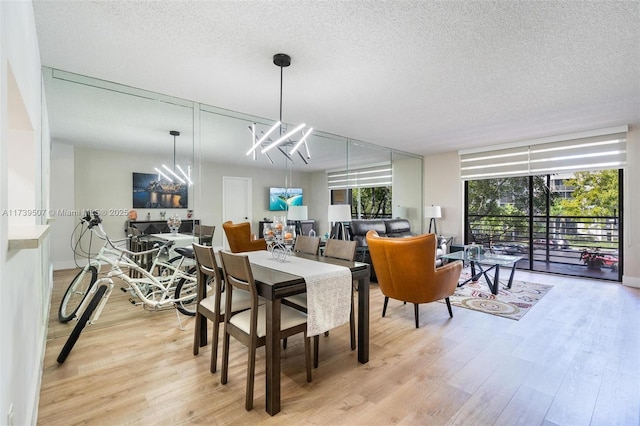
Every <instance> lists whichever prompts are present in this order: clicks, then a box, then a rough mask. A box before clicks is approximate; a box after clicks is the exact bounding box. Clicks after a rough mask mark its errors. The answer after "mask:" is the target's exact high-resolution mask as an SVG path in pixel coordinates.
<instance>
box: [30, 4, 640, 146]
mask: <svg viewBox="0 0 640 426" xmlns="http://www.w3.org/2000/svg"><path fill="white" fill-rule="evenodd" d="M34 11H35V17H36V26H37V31H38V38H39V44H40V50H41V56H42V63H43V65H46V66H50V67H53V68H57V69H61V70H66V71H71V72H74V73H79V74H85V75H88V76H92V77H96V78H100V79H104V80H107V81H113V82H117V83H122V84H126V85H129V86H133V87H139V88H143V89H147V90H151V91H156V92H160V93H164V94H168V95H172V96H176V97H180V98H184V99H190V100H195V101H198V102H202V103H205V104H209V105H215V106H218V107H222V108H227V109H230V110H234V111H241V112H244V113H248V114H253V115H256V116H260V117H266V118H271V119H277V118H278V114H279V111H278V96H279V84H280V71H279V69H278V68H277V67H276V66H275V65H273V63H272V56H273V54H275V53H279V52H284V53H287V54H289V55H291V57H292V65H291V66H290V67H289V68H286V69H285V70H284V99H283V103H284V104H283V119H284V121H286V122H290V123H298V122H306V123H307V124H309V125H311V126H313V127H314V128H316V129H319V130H323V131H326V132H330V133H333V134H338V135H343V136H348V137H351V138H355V139H360V140H363V141H367V142H371V143H375V144H380V145H385V146H389V147H394V148H398V149H401V150H404V151H408V152H413V153H418V154H429V153H435V152H443V151H451V150H455V149H464V148H471V147H474V146H479V145H487V144H494V143H501V142H507V141H515V140H521V139H529V138H535V137H542V136H548V135H554V134H561V133H567V132H573V131H580V130H588V129H592V128H598V127H608V126H613V125H619V124H628V123H630V122H638V121H639V120H640V12H639V3H638V1H615V2H614V1H604V2H586V1H579V2H568V1H559V2H556V1H545V2H537V1H534V2H521V1H518V2H515V1H514V2H511V1H497V2H486V1H483V2H471V1H469V2H466V1H465V2H452V1H444V2H441V1H439V2H434V1H402V2H399V1H384V2H378V1H366V2H360V1H349V2H346V1H334V0H328V1H318V2H315V1H314V2H311V1H299V2H292V1H286V2H285V1H231V2H225V1H215V2H214V1H164V2H148V1H141V2H128V1H83V2H78V1H34ZM52 131H53V132H55V131H56V129H55V128H54V129H52Z"/></svg>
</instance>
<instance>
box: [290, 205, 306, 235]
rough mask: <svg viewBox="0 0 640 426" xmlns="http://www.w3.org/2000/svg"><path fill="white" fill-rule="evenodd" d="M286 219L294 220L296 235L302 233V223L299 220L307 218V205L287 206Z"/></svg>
mask: <svg viewBox="0 0 640 426" xmlns="http://www.w3.org/2000/svg"><path fill="white" fill-rule="evenodd" d="M287 219H288V220H290V221H292V222H295V225H296V235H303V234H302V224H301V223H300V221H301V220H307V219H308V217H307V206H289V211H288V212H287Z"/></svg>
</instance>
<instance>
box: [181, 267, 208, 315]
mask: <svg viewBox="0 0 640 426" xmlns="http://www.w3.org/2000/svg"><path fill="white" fill-rule="evenodd" d="M187 274H189V275H191V276H195V274H196V268H195V267H193V268H191V269H189V270H188V271H187ZM208 287H209V285H208V284H207V288H208ZM174 297H175V298H176V299H182V298H183V297H185V298H186V299H184V300H181V301H180V302H177V303H176V308H177V309H178V310H179V311H180V312H182V313H183V314H185V315H189V316H190V317H193V316H195V315H196V301H197V300H198V282H197V281H191V280H187V279H186V278H181V279H180V281H178V285H177V286H176V294H175V296H174Z"/></svg>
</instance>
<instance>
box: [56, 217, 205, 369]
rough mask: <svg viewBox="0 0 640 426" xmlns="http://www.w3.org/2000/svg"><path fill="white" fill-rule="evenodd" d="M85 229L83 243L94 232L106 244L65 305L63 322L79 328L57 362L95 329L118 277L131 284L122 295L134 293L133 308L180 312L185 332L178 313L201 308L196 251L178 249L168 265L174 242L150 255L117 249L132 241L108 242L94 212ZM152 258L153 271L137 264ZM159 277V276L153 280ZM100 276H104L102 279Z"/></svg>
mask: <svg viewBox="0 0 640 426" xmlns="http://www.w3.org/2000/svg"><path fill="white" fill-rule="evenodd" d="M80 225H81V226H82V231H81V232H80V236H79V238H78V241H80V239H81V238H82V236H83V235H84V234H85V233H86V232H87V231H89V232H90V233H91V238H92V237H93V236H96V237H97V238H98V239H100V240H102V241H103V245H102V247H101V248H100V250H99V252H98V254H97V255H95V256H94V257H91V256H89V260H88V262H87V264H86V265H85V267H84V268H82V270H81V271H80V272H79V273H78V275H76V277H75V278H74V279H73V280H72V281H71V283H70V284H69V287H68V288H67V291H66V293H65V295H64V297H63V298H62V302H61V303H60V308H59V310H58V318H59V320H60V321H61V322H68V321H70V320H71V319H75V320H77V321H78V323H77V324H76V326H75V327H74V329H73V331H72V332H71V334H70V335H69V338H68V339H67V342H66V343H65V345H64V347H63V348H62V350H61V351H60V354H59V355H58V363H60V364H62V363H63V362H64V361H65V360H66V359H67V357H68V356H69V353H70V352H71V349H73V346H74V345H75V343H76V341H77V340H78V338H79V337H80V333H81V332H82V330H83V329H84V328H85V326H86V325H87V324H93V323H94V322H96V321H97V320H98V318H99V317H100V314H101V313H102V310H103V309H104V306H105V305H106V303H107V301H108V300H109V296H110V295H111V292H112V291H113V287H114V285H115V284H114V281H113V278H118V279H120V280H122V281H124V282H125V283H126V284H127V286H126V287H122V288H121V290H122V291H124V292H129V293H130V294H131V296H132V297H131V298H130V299H129V301H130V302H131V303H133V304H134V305H141V306H142V307H143V308H144V309H146V310H150V311H158V310H162V309H168V308H175V309H176V315H177V317H178V324H179V326H180V328H181V329H183V327H182V323H181V321H180V315H179V313H178V312H181V313H183V314H185V315H189V316H193V315H195V309H196V306H195V304H196V298H197V287H198V285H197V278H196V274H195V271H196V269H195V266H194V262H193V261H191V260H190V259H193V249H192V248H185V247H179V248H176V249H174V251H175V252H176V253H178V256H176V257H174V258H172V259H170V260H168V261H165V260H164V259H165V256H163V255H162V253H163V252H166V251H167V250H168V249H169V247H170V246H171V245H172V244H173V243H171V242H168V243H165V244H163V245H161V246H157V247H154V248H153V249H150V250H146V251H140V252H132V251H129V250H127V249H125V248H123V247H118V246H117V244H121V245H122V244H125V243H126V242H127V241H128V240H129V238H125V239H122V240H115V241H112V240H110V239H109V237H108V236H107V234H106V233H105V231H104V228H103V227H102V220H101V219H100V216H99V215H98V214H97V213H96V212H94V213H93V218H92V217H91V216H90V215H89V214H88V213H87V215H86V216H85V217H83V218H82V219H81V224H80ZM84 225H86V228H85V227H84ZM74 233H75V231H74ZM78 247H79V243H76V246H75V247H74V252H77V250H78ZM89 251H90V250H89ZM148 255H152V256H154V260H153V263H152V265H151V267H150V268H149V270H147V269H145V268H143V267H142V266H140V265H139V264H138V263H137V262H135V261H134V260H133V259H135V258H139V257H141V256H148ZM105 264H106V265H109V271H108V272H106V274H105V273H102V274H101V272H100V271H101V268H102V266H103V265H105ZM123 268H126V269H127V272H125V271H123ZM131 272H133V273H131ZM154 272H157V273H158V275H157V276H156V275H153V273H154ZM100 275H103V276H102V277H101V278H98V277H99V276H100Z"/></svg>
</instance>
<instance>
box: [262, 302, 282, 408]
mask: <svg viewBox="0 0 640 426" xmlns="http://www.w3.org/2000/svg"><path fill="white" fill-rule="evenodd" d="M265 307H266V322H267V324H266V327H267V329H266V332H267V336H266V338H267V341H266V345H265V346H266V347H265V351H266V364H267V365H266V374H265V381H266V383H265V389H266V395H265V400H266V401H265V402H266V411H267V413H269V414H270V415H272V416H273V415H276V414H278V413H279V412H280V310H281V307H282V305H281V303H280V299H276V300H267V301H266V306H265Z"/></svg>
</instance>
